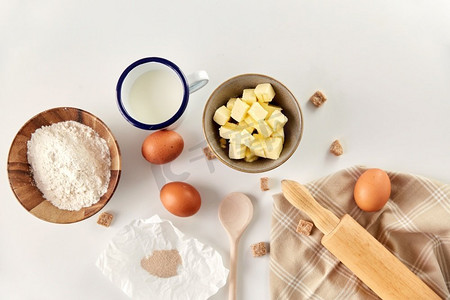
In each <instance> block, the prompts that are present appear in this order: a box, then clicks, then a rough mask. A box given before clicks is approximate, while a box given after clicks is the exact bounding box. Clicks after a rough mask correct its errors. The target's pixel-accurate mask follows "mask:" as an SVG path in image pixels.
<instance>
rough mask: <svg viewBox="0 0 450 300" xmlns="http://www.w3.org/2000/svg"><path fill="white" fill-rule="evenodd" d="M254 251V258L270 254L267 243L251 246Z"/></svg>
mask: <svg viewBox="0 0 450 300" xmlns="http://www.w3.org/2000/svg"><path fill="white" fill-rule="evenodd" d="M250 248H251V249H252V254H253V257H259V256H264V255H266V254H267V253H269V248H268V247H267V246H266V243H265V242H259V243H256V244H253V245H251V246H250Z"/></svg>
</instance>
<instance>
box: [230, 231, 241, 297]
mask: <svg viewBox="0 0 450 300" xmlns="http://www.w3.org/2000/svg"><path fill="white" fill-rule="evenodd" d="M238 242H239V240H236V241H235V240H233V239H231V238H230V275H229V280H228V300H236V283H237V280H236V278H237V260H238Z"/></svg>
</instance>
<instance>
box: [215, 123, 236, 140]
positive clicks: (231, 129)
mask: <svg viewBox="0 0 450 300" xmlns="http://www.w3.org/2000/svg"><path fill="white" fill-rule="evenodd" d="M238 133H240V131H239V129H238V128H237V124H233V123H230V122H227V123H225V124H224V125H222V126H220V128H219V135H220V137H222V138H224V139H231V138H232V137H233V135H236V134H238Z"/></svg>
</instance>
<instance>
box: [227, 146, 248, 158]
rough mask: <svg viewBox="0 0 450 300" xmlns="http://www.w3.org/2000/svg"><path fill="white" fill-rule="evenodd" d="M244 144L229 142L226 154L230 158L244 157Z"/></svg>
mask: <svg viewBox="0 0 450 300" xmlns="http://www.w3.org/2000/svg"><path fill="white" fill-rule="evenodd" d="M245 149H246V147H245V145H242V144H236V143H230V145H229V151H228V156H229V157H230V158H231V159H242V158H244V157H245Z"/></svg>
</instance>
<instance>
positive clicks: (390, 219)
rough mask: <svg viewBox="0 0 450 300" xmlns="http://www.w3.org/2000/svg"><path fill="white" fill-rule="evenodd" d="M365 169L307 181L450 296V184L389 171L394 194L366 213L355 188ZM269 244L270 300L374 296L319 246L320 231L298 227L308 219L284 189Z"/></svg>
mask: <svg viewBox="0 0 450 300" xmlns="http://www.w3.org/2000/svg"><path fill="white" fill-rule="evenodd" d="M365 170H366V168H362V167H352V168H349V169H345V170H342V171H339V172H337V173H335V174H332V175H329V176H326V177H324V178H321V179H318V180H316V181H313V182H310V183H308V184H306V185H305V186H306V187H307V188H308V189H309V191H310V192H311V194H312V195H313V196H314V198H315V199H316V200H317V202H319V203H320V204H321V205H323V206H324V207H326V208H328V209H329V210H331V211H332V212H333V213H334V214H335V215H337V216H338V217H339V218H341V217H342V216H343V215H344V214H346V213H347V214H349V215H351V216H352V217H353V218H354V219H355V220H356V221H357V222H358V223H359V224H361V225H362V226H363V227H364V228H366V229H367V231H369V232H370V233H371V234H372V235H373V236H374V237H375V238H376V239H378V241H380V242H381V243H382V244H383V245H384V246H385V247H386V248H387V249H389V250H390V251H391V252H393V253H394V254H395V255H396V256H397V257H398V258H399V259H400V260H401V261H402V262H403V263H404V264H405V265H406V266H408V267H409V268H410V269H411V270H412V271H413V272H414V273H415V274H417V275H418V276H419V277H420V278H421V279H422V280H423V281H425V282H426V283H427V284H428V286H430V287H431V288H432V289H433V290H434V291H435V292H436V293H437V294H438V295H440V296H441V297H442V298H443V299H450V185H448V184H442V183H439V182H436V181H434V180H430V179H427V178H424V177H420V176H415V175H411V174H403V173H396V172H388V175H389V178H390V179H391V184H392V191H391V197H390V199H389V201H388V203H387V204H386V205H385V207H384V208H383V209H381V210H380V211H378V212H372V213H368V212H364V211H362V210H361V209H359V208H358V207H357V206H356V204H355V201H354V200H353V188H354V186H355V183H356V180H357V179H358V177H359V176H360V175H361V174H362V173H363V172H364V171H365ZM273 197H274V205H273V213H272V228H271V242H270V249H271V254H270V285H271V286H270V288H271V299H283V300H285V299H295V300H299V299H333V300H334V299H378V297H377V296H376V295H375V294H374V293H373V292H372V291H371V290H370V289H369V288H368V287H367V286H366V285H365V284H363V283H362V282H361V281H360V280H359V279H358V278H356V276H355V275H353V273H352V272H351V271H350V270H349V269H347V268H346V267H345V266H344V265H343V264H342V263H340V262H339V261H338V260H337V259H336V258H335V257H334V256H333V255H332V254H331V253H330V252H328V250H326V249H325V247H323V246H322V245H321V244H320V240H321V238H322V236H323V234H322V233H321V232H320V231H319V230H318V229H317V228H313V230H312V232H311V235H310V236H305V235H301V234H299V233H297V232H296V228H297V224H298V222H299V220H300V219H304V220H310V219H309V217H308V216H307V215H306V214H304V213H303V212H301V211H299V210H298V209H296V208H295V207H293V206H292V205H291V204H290V203H289V202H288V201H287V200H286V199H285V198H284V197H283V195H282V194H277V195H274V196H273Z"/></svg>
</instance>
